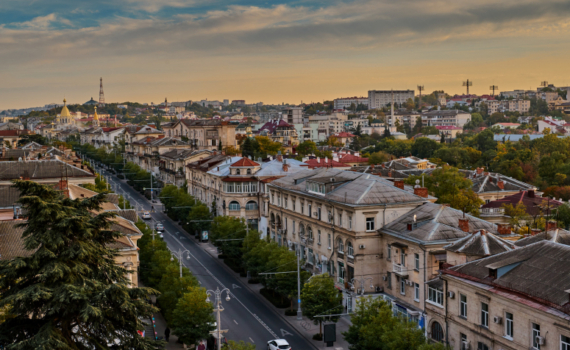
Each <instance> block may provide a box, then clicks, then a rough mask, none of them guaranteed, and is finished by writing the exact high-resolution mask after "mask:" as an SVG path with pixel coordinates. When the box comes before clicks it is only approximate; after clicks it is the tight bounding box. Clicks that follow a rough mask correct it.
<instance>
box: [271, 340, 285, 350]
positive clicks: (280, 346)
mask: <svg viewBox="0 0 570 350" xmlns="http://www.w3.org/2000/svg"><path fill="white" fill-rule="evenodd" d="M267 350H291V346H289V343H288V342H287V340H285V339H273V340H270V341H268V342H267Z"/></svg>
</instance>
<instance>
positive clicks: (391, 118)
mask: <svg viewBox="0 0 570 350" xmlns="http://www.w3.org/2000/svg"><path fill="white" fill-rule="evenodd" d="M419 117H420V114H419V113H416V112H411V111H395V112H394V114H393V115H392V114H389V115H387V116H386V118H387V119H388V125H389V126H390V127H396V122H398V124H399V125H404V124H408V125H409V126H410V128H413V127H414V126H416V123H417V121H418V118H419Z"/></svg>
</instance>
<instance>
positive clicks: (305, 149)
mask: <svg viewBox="0 0 570 350" xmlns="http://www.w3.org/2000/svg"><path fill="white" fill-rule="evenodd" d="M296 150H297V154H299V155H300V156H301V157H304V156H306V155H309V154H315V152H316V151H317V144H316V143H314V142H313V141H311V140H306V141H303V142H301V143H300V144H299V145H298V146H297V148H296Z"/></svg>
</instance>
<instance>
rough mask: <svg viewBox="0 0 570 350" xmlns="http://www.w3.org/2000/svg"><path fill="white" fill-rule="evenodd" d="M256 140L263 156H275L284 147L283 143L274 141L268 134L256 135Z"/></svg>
mask: <svg viewBox="0 0 570 350" xmlns="http://www.w3.org/2000/svg"><path fill="white" fill-rule="evenodd" d="M255 140H256V141H257V143H258V144H259V152H260V153H261V154H262V157H263V158H265V157H267V155H272V156H274V155H276V154H277V152H279V151H281V149H282V148H283V145H282V144H281V143H279V142H273V141H271V139H270V138H269V137H267V136H256V137H255Z"/></svg>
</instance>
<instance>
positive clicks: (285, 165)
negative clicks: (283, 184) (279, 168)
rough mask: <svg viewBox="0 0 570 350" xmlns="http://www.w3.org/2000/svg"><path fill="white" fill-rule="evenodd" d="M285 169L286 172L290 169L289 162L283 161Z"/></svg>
mask: <svg viewBox="0 0 570 350" xmlns="http://www.w3.org/2000/svg"><path fill="white" fill-rule="evenodd" d="M283 171H284V172H288V171H289V164H287V163H283Z"/></svg>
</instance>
